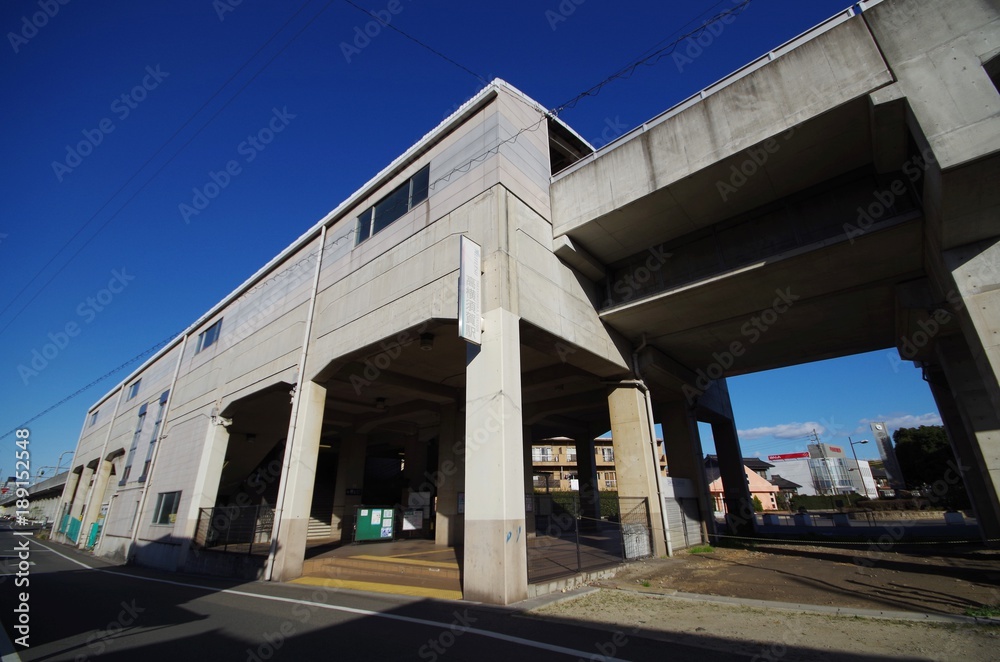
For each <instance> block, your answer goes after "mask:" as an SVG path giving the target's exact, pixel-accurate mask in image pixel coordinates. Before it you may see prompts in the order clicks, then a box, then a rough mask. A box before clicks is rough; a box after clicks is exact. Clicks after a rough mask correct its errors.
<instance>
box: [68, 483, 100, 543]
mask: <svg viewBox="0 0 1000 662" xmlns="http://www.w3.org/2000/svg"><path fill="white" fill-rule="evenodd" d="M93 477H94V468H93V467H90V466H85V467H84V468H83V472H82V473H81V474H80V482H79V484H77V486H76V494H75V495H74V496H73V503H72V505H71V506H70V509H69V517H70V522H72V521H73V520H79V519H82V518H83V509H84V508H85V507H86V505H87V497H88V496H89V494H90V480H91V479H92V478H93ZM67 526H68V525H67ZM67 530H68V529H67ZM83 537H84V533H83V528H82V527H81V528H80V532H79V533H78V534H77V537H76V540H71V542H73V543H74V544H75V543H78V542H79V541H80V539H81V538H83ZM67 538H68V536H67Z"/></svg>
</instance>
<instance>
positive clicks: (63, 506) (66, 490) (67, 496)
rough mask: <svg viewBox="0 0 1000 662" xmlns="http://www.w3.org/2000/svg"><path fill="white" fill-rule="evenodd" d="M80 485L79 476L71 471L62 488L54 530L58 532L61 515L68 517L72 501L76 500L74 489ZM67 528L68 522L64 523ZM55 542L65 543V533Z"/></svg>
mask: <svg viewBox="0 0 1000 662" xmlns="http://www.w3.org/2000/svg"><path fill="white" fill-rule="evenodd" d="M79 484H80V474H78V473H76V472H75V471H71V472H70V474H69V476H67V477H66V485H64V486H63V493H62V498H61V500H60V506H59V511H58V517H59V521H58V522H56V524H55V530H56V531H58V530H59V526H61V525H62V518H63V515H68V514H69V513H70V511H71V510H72V509H73V499H75V498H76V488H77V486H78V485H79ZM66 526H67V528H68V527H69V520H67V521H66ZM56 540H58V541H61V542H66V534H65V532H63V533H60V534H59V535H58V536H57V537H56Z"/></svg>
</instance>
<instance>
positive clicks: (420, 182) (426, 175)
mask: <svg viewBox="0 0 1000 662" xmlns="http://www.w3.org/2000/svg"><path fill="white" fill-rule="evenodd" d="M429 182H430V166H429V165H425V166H424V167H423V168H421V169H420V170H418V171H417V172H416V174H414V175H413V176H412V177H410V178H409V179H407V180H406V181H405V182H403V183H402V184H400V185H399V186H397V187H396V188H394V189H393V190H392V191H390V192H389V194H388V195H386V196H385V197H383V198H382V199H381V200H379V201H378V202H376V203H375V204H374V205H372V206H371V207H369V208H368V209H366V210H364V211H363V212H362V213H361V214H360V215H359V216H358V227H357V236H356V241H355V243H356V244H360V243H361V242H363V241H364V240H365V239H368V238H369V237H371V236H372V235H374V234H377V233H378V232H381V231H382V230H384V229H385V228H387V227H389V226H390V225H391V224H392V223H393V222H394V221H396V220H398V219H399V218H400V217H401V216H402V215H403V214H405V213H406V212H408V211H410V210H411V209H413V207H414V206H416V205H417V204H419V203H421V202H423V201H424V200H426V199H427V192H428V189H429V188H430V183H429Z"/></svg>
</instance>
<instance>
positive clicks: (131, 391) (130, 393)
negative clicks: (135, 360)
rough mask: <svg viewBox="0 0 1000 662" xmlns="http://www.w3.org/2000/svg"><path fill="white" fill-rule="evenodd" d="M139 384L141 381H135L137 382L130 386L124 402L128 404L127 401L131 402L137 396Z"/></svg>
mask: <svg viewBox="0 0 1000 662" xmlns="http://www.w3.org/2000/svg"><path fill="white" fill-rule="evenodd" d="M140 383H142V380H141V379H137V380H135V383H134V384H132V385H131V386H129V387H128V397H127V398H125V401H126V402H128V401H129V400H131V399H132V398H134V397H135V396H137V395H139V384H140Z"/></svg>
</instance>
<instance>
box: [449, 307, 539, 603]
mask: <svg viewBox="0 0 1000 662" xmlns="http://www.w3.org/2000/svg"><path fill="white" fill-rule="evenodd" d="M483 322H484V330H483V335H482V345H481V346H480V347H479V348H475V347H470V348H469V358H468V360H467V367H466V384H467V386H466V414H465V421H466V430H465V445H466V492H465V579H464V586H463V591H464V594H465V598H466V599H468V600H475V601H480V602H486V603H490V604H511V603H513V602H518V601H520V600H523V599H525V598H527V597H528V571H527V555H526V546H525V540H526V538H527V536H526V535H525V530H524V515H525V512H524V478H523V477H524V466H523V463H524V456H523V440H522V429H521V420H522V419H521V358H520V340H519V338H520V333H519V329H518V318H517V316H516V315H514V314H513V313H511V312H510V311H508V310H505V309H503V308H494V309H493V310H490V311H489V312H487V313H485V314H484V315H483Z"/></svg>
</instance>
